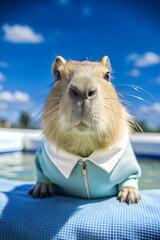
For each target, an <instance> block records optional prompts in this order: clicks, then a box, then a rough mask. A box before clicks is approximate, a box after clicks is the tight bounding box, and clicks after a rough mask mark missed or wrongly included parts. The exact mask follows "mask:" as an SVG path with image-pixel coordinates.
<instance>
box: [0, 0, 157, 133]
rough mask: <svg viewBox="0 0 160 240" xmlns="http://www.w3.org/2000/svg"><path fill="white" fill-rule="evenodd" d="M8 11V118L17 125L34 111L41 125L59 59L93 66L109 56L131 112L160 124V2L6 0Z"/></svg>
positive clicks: (3, 91)
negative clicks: (23, 113)
mask: <svg viewBox="0 0 160 240" xmlns="http://www.w3.org/2000/svg"><path fill="white" fill-rule="evenodd" d="M0 9H1V10H0V118H1V119H7V120H10V121H12V122H17V121H18V118H19V113H20V112H21V111H23V110H25V111H28V110H29V113H30V114H31V116H32V118H33V120H34V121H35V123H36V124H37V123H38V122H39V119H40V115H41V113H42V108H43V103H44V101H45V98H46V96H47V94H48V92H49V90H50V89H51V83H52V82H53V77H52V74H51V65H52V63H53V61H54V59H55V57H56V56H57V55H62V56H63V57H64V58H66V59H67V60H69V59H74V60H83V59H86V58H88V59H89V60H93V61H95V60H100V59H101V58H102V57H103V56H104V55H108V56H109V58H110V61H111V65H112V68H113V74H112V76H113V80H112V81H113V84H114V85H115V86H116V88H117V89H118V91H119V92H120V93H122V94H124V97H125V98H126V99H125V101H128V102H130V106H128V107H127V106H126V107H127V108H128V109H129V111H130V112H131V113H132V114H133V115H134V116H135V117H136V119H144V120H145V121H146V122H147V124H148V125H149V126H150V127H153V128H156V127H158V126H160V46H159V45H160V14H159V12H160V1H158V0H152V1H151V0H145V1H144V0H139V1H137V0H134V1H133V0H130V1H127V0H121V1H118V0H113V1H107V0H106V1H102V0H99V1H96V0H92V1H91V0H90V1H89V0H88V1H82V0H81V1H79V0H78V1H73V0H55V1H53V0H52V1H51V0H48V1H42V0H39V1H25V0H23V1H17V0H15V1H10V0H5V1H1V2H0ZM128 84H129V85H130V86H127V85H128ZM131 85H136V86H138V87H139V88H132V87H131ZM141 88H143V89H144V90H142V89H141ZM137 90H138V91H137ZM147 92H149V94H148V93H147ZM150 94H151V95H152V96H153V97H151V95H150ZM132 95H136V96H137V97H139V98H143V99H145V101H142V100H140V99H136V98H134V97H133V96H132ZM146 101H147V102H146Z"/></svg>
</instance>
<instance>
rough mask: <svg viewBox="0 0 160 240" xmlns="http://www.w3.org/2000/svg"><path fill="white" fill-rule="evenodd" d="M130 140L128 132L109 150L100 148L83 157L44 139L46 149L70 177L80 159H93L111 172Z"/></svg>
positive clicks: (57, 165) (54, 161)
mask: <svg viewBox="0 0 160 240" xmlns="http://www.w3.org/2000/svg"><path fill="white" fill-rule="evenodd" d="M128 141H129V136H128V134H127V135H126V136H125V137H124V138H123V139H122V140H120V141H118V142H117V143H116V144H115V145H114V146H112V147H110V148H109V149H107V150H99V151H95V152H93V153H92V154H91V155H90V156H89V157H87V158H82V157H81V156H78V155H74V154H71V153H68V152H66V151H64V150H62V149H57V148H56V146H55V145H53V144H52V143H50V142H48V141H47V140H46V139H45V140H44V149H45V151H46V153H47V155H48V157H49V158H50V160H51V161H52V162H53V163H54V165H55V166H56V167H57V168H58V170H59V171H60V172H61V173H62V174H63V175H64V176H65V177H66V178H69V176H70V174H71V172H72V170H73V168H74V167H75V165H76V164H77V162H78V161H83V162H84V161H87V160H89V161H91V162H93V163H94V164H96V165H97V166H98V167H100V168H102V169H103V170H105V171H106V172H107V173H110V172H111V171H112V170H113V168H114V166H115V165H116V164H117V162H118V161H119V159H120V158H121V157H122V155H123V154H124V152H125V149H126V146H127V143H128Z"/></svg>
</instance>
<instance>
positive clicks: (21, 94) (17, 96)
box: [14, 91, 30, 102]
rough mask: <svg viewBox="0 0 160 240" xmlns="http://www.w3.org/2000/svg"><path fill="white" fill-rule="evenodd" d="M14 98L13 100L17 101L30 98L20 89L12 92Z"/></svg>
mask: <svg viewBox="0 0 160 240" xmlns="http://www.w3.org/2000/svg"><path fill="white" fill-rule="evenodd" d="M14 98H15V101H18V102H27V101H29V100H30V96H29V94H28V93H24V92H20V91H17V92H15V93H14Z"/></svg>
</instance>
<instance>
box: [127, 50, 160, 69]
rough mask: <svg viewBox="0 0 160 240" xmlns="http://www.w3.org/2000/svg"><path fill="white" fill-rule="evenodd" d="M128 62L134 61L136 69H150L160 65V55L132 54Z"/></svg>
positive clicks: (149, 53) (147, 53)
mask: <svg viewBox="0 0 160 240" xmlns="http://www.w3.org/2000/svg"><path fill="white" fill-rule="evenodd" d="M126 60H127V62H131V61H133V63H134V65H135V66H136V67H149V66H152V65H155V64H160V55H158V54H157V53H154V52H146V53H144V54H137V53H132V54H130V55H128V56H127V58H126Z"/></svg>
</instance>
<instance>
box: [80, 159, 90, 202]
mask: <svg viewBox="0 0 160 240" xmlns="http://www.w3.org/2000/svg"><path fill="white" fill-rule="evenodd" d="M82 170H83V179H84V185H85V189H86V193H87V197H88V198H90V193H89V187H88V179H87V164H86V162H83V164H82Z"/></svg>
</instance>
